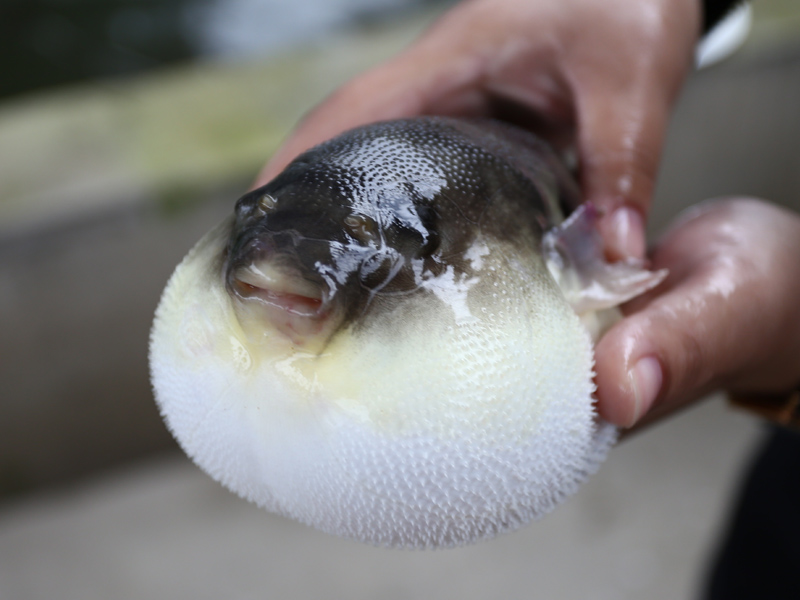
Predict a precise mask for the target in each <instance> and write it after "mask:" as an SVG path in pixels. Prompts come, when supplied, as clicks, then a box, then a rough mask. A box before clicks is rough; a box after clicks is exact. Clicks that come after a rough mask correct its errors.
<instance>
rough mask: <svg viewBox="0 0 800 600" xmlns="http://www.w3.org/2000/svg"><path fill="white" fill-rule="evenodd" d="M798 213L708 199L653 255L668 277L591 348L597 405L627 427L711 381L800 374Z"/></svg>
mask: <svg viewBox="0 0 800 600" xmlns="http://www.w3.org/2000/svg"><path fill="white" fill-rule="evenodd" d="M799 239H800V218H798V217H797V216H796V215H793V214H792V213H789V212H788V211H785V210H782V209H778V208H776V207H774V206H770V205H768V204H766V203H763V202H757V201H753V200H732V201H725V202H716V203H712V204H706V205H704V206H703V207H702V208H699V209H696V210H695V211H694V213H693V214H692V215H691V217H687V218H684V220H683V221H682V222H681V223H680V224H679V226H678V227H676V228H675V229H673V230H672V231H671V232H670V233H668V234H667V236H666V237H665V239H664V240H663V241H662V243H661V244H660V246H659V248H658V249H657V250H656V252H655V254H654V256H653V263H654V266H655V267H657V268H667V269H669V270H670V275H669V277H668V279H667V280H666V281H665V283H664V284H663V285H662V287H663V289H659V288H657V289H656V290H654V291H653V292H651V294H650V295H649V296H648V297H645V298H641V299H638V300H637V301H635V302H634V303H632V306H630V307H629V308H630V310H631V312H630V313H629V314H628V315H627V316H626V317H625V318H624V319H623V320H622V321H620V322H619V323H617V324H616V325H615V326H614V327H613V328H612V329H611V330H610V331H609V332H608V333H607V334H606V335H605V336H604V337H603V338H602V339H601V340H600V342H599V343H598V345H597V348H596V373H597V376H596V381H597V386H598V410H599V412H600V414H601V415H602V416H603V417H604V418H605V419H607V420H609V421H611V422H613V423H615V424H618V425H621V426H626V427H629V426H631V425H633V424H634V423H636V422H637V421H639V420H640V419H641V418H642V416H643V415H645V413H647V412H648V411H650V410H651V409H652V408H654V407H655V409H656V410H655V413H659V412H666V411H668V410H670V409H674V408H676V407H678V406H680V405H681V404H683V403H685V402H688V401H690V400H693V399H696V398H698V397H700V396H702V395H704V394H706V393H708V392H709V391H711V390H713V389H714V388H718V387H727V388H731V387H734V388H736V389H740V390H749V391H765V392H778V391H782V390H786V389H789V388H790V387H791V386H792V385H795V384H796V383H797V380H798V379H800V319H798V314H799V313H798V310H799V309H798V306H797V301H796V298H797V296H798V294H800V282H799V281H798V280H796V279H795V278H792V277H787V276H786V273H792V272H797V270H798V269H800V242H799V241H798V240H799Z"/></svg>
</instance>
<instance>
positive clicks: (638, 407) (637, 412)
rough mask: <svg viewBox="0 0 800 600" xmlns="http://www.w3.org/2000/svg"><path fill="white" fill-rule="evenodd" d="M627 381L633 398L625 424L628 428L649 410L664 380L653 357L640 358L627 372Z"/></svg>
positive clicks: (656, 360) (658, 364)
mask: <svg viewBox="0 0 800 600" xmlns="http://www.w3.org/2000/svg"><path fill="white" fill-rule="evenodd" d="M628 379H629V381H630V384H631V391H632V392H633V397H634V409H633V414H632V415H631V420H630V422H629V423H628V424H627V425H628V427H630V426H632V425H634V424H635V423H636V422H637V421H638V420H639V419H641V418H642V417H643V416H644V415H645V414H646V413H647V411H649V410H650V408H651V407H652V406H653V402H655V400H656V397H657V396H658V394H659V392H660V391H661V384H662V382H663V379H664V375H663V372H662V370H661V364H660V363H659V362H658V359H657V358H655V357H654V356H645V357H644V358H640V359H639V360H638V361H636V364H635V365H634V366H633V368H632V369H631V370H630V371H628Z"/></svg>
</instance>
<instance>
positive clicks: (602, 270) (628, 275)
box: [542, 203, 667, 315]
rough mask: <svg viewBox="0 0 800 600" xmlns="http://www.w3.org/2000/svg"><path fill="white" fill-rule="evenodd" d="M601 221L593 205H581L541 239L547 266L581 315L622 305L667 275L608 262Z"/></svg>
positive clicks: (633, 264)
mask: <svg viewBox="0 0 800 600" xmlns="http://www.w3.org/2000/svg"><path fill="white" fill-rule="evenodd" d="M598 219H599V215H598V211H597V209H596V208H595V207H594V206H593V205H592V204H590V203H585V204H582V205H581V206H579V207H578V208H577V209H576V210H575V212H573V213H572V214H571V215H570V216H569V218H568V219H566V220H565V221H564V222H563V223H561V224H560V225H558V226H557V227H554V228H553V229H551V230H550V231H548V232H547V233H546V234H545V235H544V238H543V239H542V252H543V255H544V258H545V261H546V263H547V267H548V269H549V270H550V273H551V274H552V275H553V277H554V278H555V280H556V282H557V283H558V285H559V287H560V288H561V290H562V291H563V292H564V295H565V296H566V298H567V301H568V302H569V303H570V305H571V306H572V308H573V309H574V310H575V312H576V313H578V315H584V314H585V313H588V312H592V311H602V310H604V309H609V308H613V307H616V306H619V305H620V304H623V303H624V302H627V301H628V300H630V299H631V298H635V297H636V296H638V295H640V294H643V293H644V292H646V291H647V290H650V289H652V288H654V287H655V286H657V285H658V284H659V283H661V282H662V281H663V280H664V278H665V277H666V276H667V270H666V269H661V270H659V271H650V270H648V269H647V268H646V267H645V265H644V262H643V261H640V260H636V259H628V260H625V261H620V262H615V263H610V262H608V261H607V260H606V259H605V256H604V252H603V240H602V238H601V237H600V233H599V231H598V229H597V221H598Z"/></svg>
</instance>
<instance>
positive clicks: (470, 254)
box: [464, 240, 496, 285]
mask: <svg viewBox="0 0 800 600" xmlns="http://www.w3.org/2000/svg"><path fill="white" fill-rule="evenodd" d="M488 255H489V246H487V245H486V243H485V242H484V241H483V240H476V241H475V242H473V243H472V245H471V246H470V247H469V248H468V249H467V251H466V252H465V253H464V258H466V259H467V260H468V261H469V263H470V266H471V267H472V269H473V270H475V271H479V270H480V269H482V268H483V257H484V256H488ZM495 285H496V284H495Z"/></svg>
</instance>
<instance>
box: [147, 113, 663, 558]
mask: <svg viewBox="0 0 800 600" xmlns="http://www.w3.org/2000/svg"><path fill="white" fill-rule="evenodd" d="M579 202H580V198H579V191H578V188H577V185H576V184H575V182H574V179H573V178H572V177H571V176H570V173H569V172H568V170H567V169H566V168H565V167H564V166H563V164H562V162H561V161H560V160H559V158H558V157H557V155H556V154H555V153H554V152H553V151H552V150H551V149H550V148H549V147H548V146H547V144H545V143H544V142H543V141H541V140H540V139H539V138H537V137H535V136H533V135H532V134H529V133H527V132H525V131H522V130H518V129H516V128H513V127H511V126H509V125H504V124H500V123H496V122H491V121H469V120H458V119H450V118H442V117H424V118H416V119H406V120H398V121H389V122H383V123H377V124H372V125H367V126H364V127H360V128H357V129H353V130H351V131H349V132H346V133H344V134H342V135H340V136H338V137H336V138H334V139H332V140H330V141H328V142H326V143H323V144H321V145H319V146H317V147H315V148H312V149H311V150H308V151H307V152H305V153H304V154H302V155H301V156H299V157H298V158H297V159H295V160H294V162H292V163H291V164H290V165H289V166H288V167H287V168H286V169H285V170H284V171H283V172H282V173H281V174H280V175H278V176H277V177H276V178H275V179H274V180H272V181H271V182H269V183H268V184H266V185H265V186H263V187H261V188H259V189H256V190H255V191H252V192H250V193H248V194H246V195H245V196H244V197H242V198H241V199H240V200H239V201H238V202H237V203H236V207H235V210H234V214H233V215H232V216H231V217H230V218H229V219H227V220H226V221H224V222H223V223H222V224H220V225H219V226H218V227H216V228H215V229H213V230H212V231H210V232H209V233H208V234H207V235H206V236H205V237H203V238H202V239H201V240H200V241H199V242H198V243H197V245H196V246H195V247H194V248H193V249H192V250H191V251H190V252H189V254H188V256H187V257H186V258H185V259H184V260H183V262H182V263H181V264H180V265H179V266H178V268H177V269H176V271H175V273H174V274H173V275H172V278H171V279H170V280H169V283H168V284H167V287H166V289H165V291H164V293H163V296H162V298H161V301H160V304H159V306H158V309H157V312H156V316H155V323H154V325H153V330H152V334H151V343H150V365H151V372H152V381H153V387H154V389H155V395H156V399H157V402H158V405H159V408H160V410H161V413H162V415H163V417H164V419H165V421H166V424H167V426H168V427H169V429H170V431H171V432H172V434H173V435H174V436H175V438H176V439H177V441H178V443H179V444H180V445H181V446H182V448H183V449H184V450H185V452H186V453H187V454H188V455H189V456H190V457H191V458H192V459H193V460H194V462H195V463H196V464H197V465H199V466H200V467H201V468H202V469H203V470H205V471H206V472H207V473H208V474H210V475H211V476H212V477H213V478H214V479H216V480H218V481H219V482H221V483H222V484H223V485H225V486H226V487H228V488H229V489H230V490H232V491H234V492H236V493H237V494H239V495H240V496H243V497H244V498H246V499H248V500H250V501H252V502H254V503H256V504H258V505H259V506H262V507H264V508H266V509H267V510H270V511H274V512H276V513H279V514H281V515H284V516H287V517H290V518H293V519H297V520H299V521H301V522H303V523H306V524H309V525H312V526H314V527H317V528H319V529H321V530H323V531H326V532H329V533H332V534H337V535H340V536H344V537H347V538H351V539H356V540H362V541H366V542H370V543H372V544H376V545H385V546H400V547H415V548H420V547H446V546H456V545H463V544H467V543H470V542H474V541H476V540H479V539H483V538H489V537H493V536H495V535H497V534H499V533H501V532H505V531H509V530H513V529H516V528H518V527H520V526H521V525H523V524H526V523H528V522H529V521H531V520H532V519H535V518H537V517H540V516H541V515H543V514H545V513H547V512H548V511H550V510H551V509H553V508H554V507H555V506H556V505H557V504H559V503H560V502H561V501H563V500H564V499H565V498H566V497H567V496H569V495H570V494H572V493H573V492H575V491H576V489H577V488H578V486H579V485H580V484H581V483H582V482H583V481H584V480H585V479H586V477H587V476H588V475H590V474H591V473H592V472H594V471H595V470H596V469H597V468H598V466H599V464H600V463H601V462H602V461H603V460H604V458H605V456H606V454H607V452H608V451H609V449H610V447H611V446H612V445H613V444H614V441H615V439H616V429H615V428H614V427H612V426H611V425H610V424H608V423H605V422H603V421H602V420H601V419H600V418H599V417H598V416H597V414H596V412H595V409H594V400H593V396H592V395H593V392H594V389H595V388H594V384H593V372H592V369H593V337H596V336H597V335H598V334H599V332H600V331H602V329H603V327H605V326H606V324H607V323H608V322H609V318H610V315H611V318H613V311H614V310H615V309H614V308H613V307H615V306H616V305H617V304H619V303H621V302H623V301H625V300H627V299H629V298H631V297H633V296H635V295H637V294H640V293H642V292H643V291H645V290H647V289H649V288H651V287H653V286H655V285H656V284H658V282H659V281H660V280H661V279H662V278H663V276H664V274H663V273H653V272H650V271H647V270H645V269H643V268H642V267H641V265H638V264H633V263H615V264H608V263H606V262H605V261H604V260H603V257H602V245H601V243H600V242H599V236H598V234H597V232H596V230H595V228H594V221H595V219H596V211H594V209H592V207H591V206H588V205H582V206H579ZM576 207H577V208H576ZM568 213H570V214H569V216H567V217H566V218H565V215H567V214H568Z"/></svg>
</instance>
